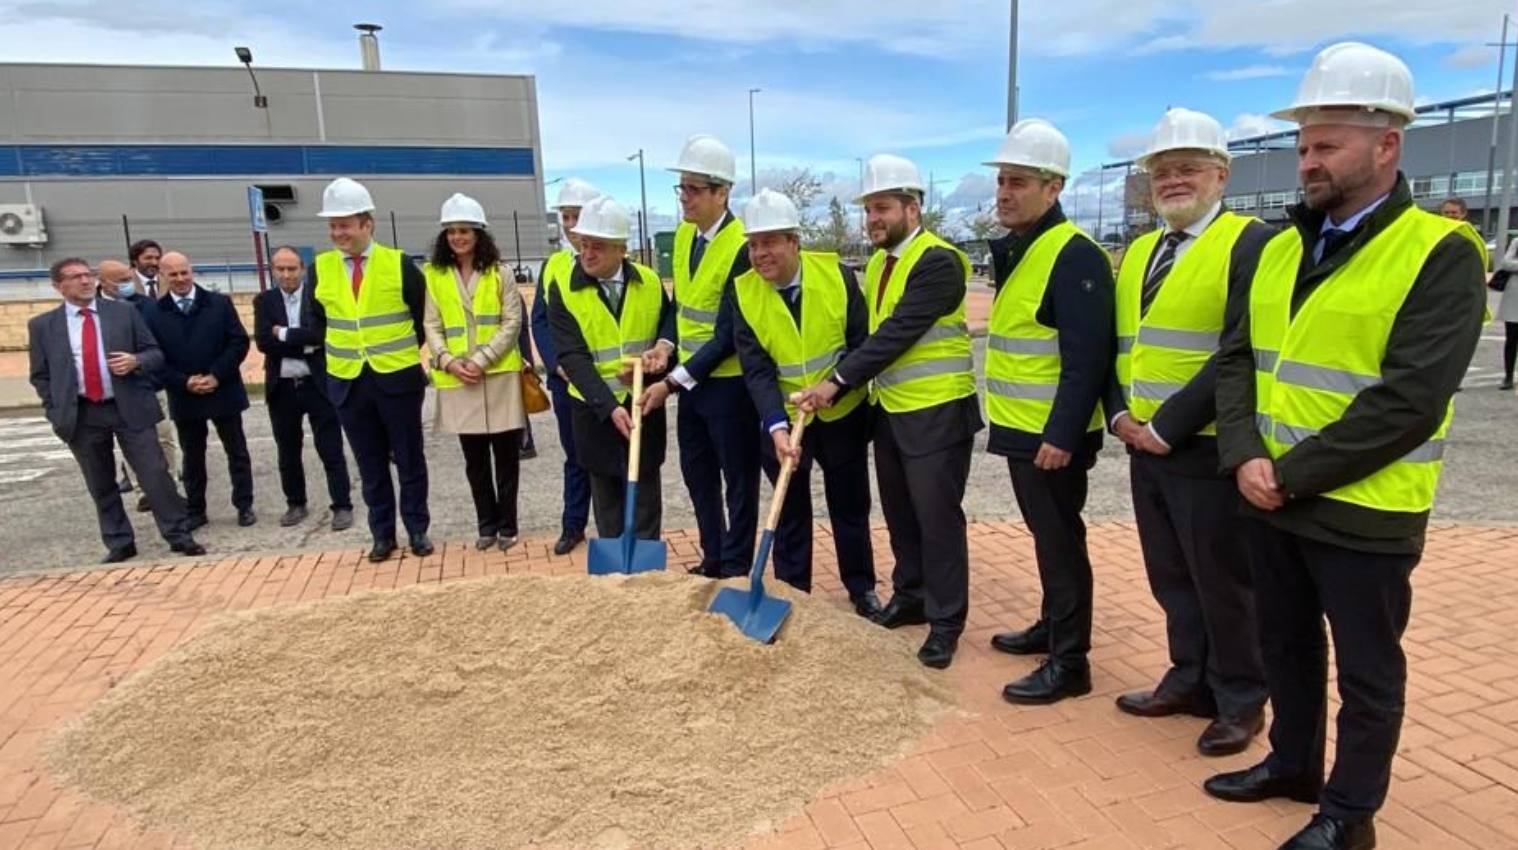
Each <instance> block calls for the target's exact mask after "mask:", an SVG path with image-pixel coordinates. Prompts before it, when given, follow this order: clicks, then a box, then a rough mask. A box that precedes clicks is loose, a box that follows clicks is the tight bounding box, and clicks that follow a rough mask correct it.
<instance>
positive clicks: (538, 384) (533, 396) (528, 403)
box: [522, 369, 553, 413]
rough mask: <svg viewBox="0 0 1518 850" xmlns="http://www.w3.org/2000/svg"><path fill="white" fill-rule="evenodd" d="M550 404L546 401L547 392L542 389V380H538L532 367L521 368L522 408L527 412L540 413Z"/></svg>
mask: <svg viewBox="0 0 1518 850" xmlns="http://www.w3.org/2000/svg"><path fill="white" fill-rule="evenodd" d="M552 406H553V405H551V404H549V402H548V393H546V392H544V391H543V382H542V381H539V380H538V373H537V372H536V371H534V370H532V369H523V370H522V409H523V410H525V411H527V412H528V413H542V412H543V411H545V410H547V409H548V408H550V407H552Z"/></svg>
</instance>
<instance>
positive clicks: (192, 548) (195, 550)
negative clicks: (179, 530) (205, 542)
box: [169, 537, 206, 558]
mask: <svg viewBox="0 0 1518 850" xmlns="http://www.w3.org/2000/svg"><path fill="white" fill-rule="evenodd" d="M169 551H170V552H176V553H178V554H180V555H189V556H190V557H192V558H193V557H197V556H200V555H204V554H205V553H206V547H204V546H202V545H200V544H199V543H196V542H195V538H193V537H186V538H185V539H183V540H181V541H179V542H178V543H170V544H169Z"/></svg>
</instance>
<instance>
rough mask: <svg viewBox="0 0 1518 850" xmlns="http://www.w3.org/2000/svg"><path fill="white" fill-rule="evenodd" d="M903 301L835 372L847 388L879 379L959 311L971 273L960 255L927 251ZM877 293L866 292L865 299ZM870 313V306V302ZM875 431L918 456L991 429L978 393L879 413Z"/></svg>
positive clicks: (906, 285)
mask: <svg viewBox="0 0 1518 850" xmlns="http://www.w3.org/2000/svg"><path fill="white" fill-rule="evenodd" d="M902 285H903V290H902V293H901V300H900V301H897V302H896V309H894V310H893V311H892V312H891V316H890V318H887V319H886V320H885V321H883V322H881V323H880V327H878V328H876V329H875V332H874V333H873V334H870V336H869V337H868V338H867V339H865V341H864V344H863V345H861V346H859V347H858V348H856V349H854V350H853V351H850V352H849V355H848V356H847V357H845V358H844V359H843V361H842V362H840V363H839V364H838V368H837V369H836V370H834V374H835V376H836V377H837V378H838V380H840V381H842V382H843V383H844V384H845V385H846V386H850V387H857V386H860V385H862V384H865V383H867V382H869V381H871V380H874V378H875V376H876V375H879V374H880V373H881V372H883V371H885V369H886V367H888V366H890V365H891V364H892V363H894V362H896V358H898V357H900V356H901V355H902V354H905V353H906V351H907V349H909V348H911V347H912V346H914V345H916V344H917V340H918V339H920V338H921V337H922V335H923V334H925V333H927V332H928V329H929V328H931V327H933V325H934V323H936V322H937V321H938V320H939V319H941V318H943V317H944V316H947V315H949V314H951V313H953V312H954V311H955V310H957V309H959V305H960V303H961V302H962V301H964V299H965V285H966V281H965V270H964V266H963V265H961V264H960V262H959V257H958V256H957V255H955V253H954V252H953V251H950V250H948V249H945V248H929V249H928V250H926V251H924V252H923V254H922V257H921V258H919V259H918V260H917V264H916V265H915V266H913V267H912V273H911V274H910V275H908V276H907V279H906V281H904V282H903V284H902ZM876 296H877V293H874V292H866V293H864V297H865V298H875V297H876ZM865 307H866V309H868V307H869V303H868V302H866V303H865ZM876 413H877V414H879V415H877V416H876V417H875V427H876V428H889V429H891V435H892V436H893V437H894V438H895V443H896V445H897V446H899V447H900V448H901V450H902V451H903V452H905V453H907V454H908V455H910V456H912V457H920V456H922V455H928V454H932V453H934V452H937V451H941V450H943V449H946V448H948V447H949V446H952V445H955V444H957V443H961V442H963V441H965V440H968V439H970V438H971V437H972V436H974V435H975V433H976V432H977V431H979V430H980V429H982V428H984V427H985V423H984V422H983V421H982V420H981V418H980V400H979V398H977V397H976V396H975V395H974V394H973V393H972V394H971V395H967V396H965V397H964V398H960V399H955V400H954V401H951V402H949V403H947V404H940V405H936V406H934V407H929V408H925V409H923V410H914V411H912V412H911V413H888V412H886V410H885V408H883V407H882V408H879V409H878V410H877V411H876Z"/></svg>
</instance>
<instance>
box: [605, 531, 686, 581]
mask: <svg viewBox="0 0 1518 850" xmlns="http://www.w3.org/2000/svg"><path fill="white" fill-rule="evenodd" d="M627 543H628V541H627V540H626V539H624V538H621V537H608V538H604V539H603V538H596V539H594V540H591V541H590V551H589V553H588V554H587V556H586V558H585V565H586V567H587V568H588V570H589V572H590V574H591V575H593V576H606V575H617V574H623V575H625V574H631V573H647V572H652V571H654V570H662V569H664V567H665V565H666V564H667V563H668V561H669V556H668V552H669V549H668V547H667V546H665V544H664V541H663V540H633V541H632V552H631V554H629V553H628V551H627Z"/></svg>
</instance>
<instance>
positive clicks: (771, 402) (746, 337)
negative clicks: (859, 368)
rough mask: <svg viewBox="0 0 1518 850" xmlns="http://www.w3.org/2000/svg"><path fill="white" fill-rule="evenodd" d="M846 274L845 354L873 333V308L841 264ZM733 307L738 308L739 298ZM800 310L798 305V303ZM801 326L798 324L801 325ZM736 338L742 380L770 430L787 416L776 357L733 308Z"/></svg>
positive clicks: (803, 292)
mask: <svg viewBox="0 0 1518 850" xmlns="http://www.w3.org/2000/svg"><path fill="white" fill-rule="evenodd" d="M838 269H839V271H840V272H842V273H843V289H844V292H845V293H846V298H847V299H848V302H847V304H848V306H847V313H846V316H845V319H844V329H843V340H844V342H843V344H844V355H845V356H847V355H848V353H849V352H851V351H853V350H854V349H856V348H858V347H859V346H861V345H863V344H864V340H865V337H867V336H869V333H870V311H869V308H868V307H867V306H866V305H865V302H864V293H863V292H862V291H861V290H860V289H859V281H858V279H856V277H855V276H854V270H853V269H851V268H849V267H848V266H846V265H844V264H843V263H839V264H838ZM801 303H802V304H805V303H806V281H805V280H802V281H801ZM733 306H734V307H737V303H736V301H735V302H734V305H733ZM798 309H799V305H798ZM798 326H799V324H798ZM733 340H734V342H735V343H736V344H737V347H738V362H739V364H741V365H742V366H743V381H744V383H745V384H747V386H748V393H749V397H750V398H752V399H753V400H754V408H755V409H756V410H758V411H759V423H760V425H761V426H762V427H763V428H764V429H765V430H766V431H767V430H769V427H770V426H771V425H772V424H774V423H777V422H779V421H781V420H783V419H785V418H786V413H785V395H784V393H783V392H782V391H781V389H780V376H779V375H778V374H777V372H776V369H775V359H774V358H773V357H771V356H770V353H769V352H768V351H767V350H765V348H764V346H763V345H760V343H759V337H758V336H756V335H755V334H754V329H753V328H752V327H751V326H750V325H749V323H748V321H747V320H746V319H744V317H743V311H742V310H738V309H734V310H733Z"/></svg>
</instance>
